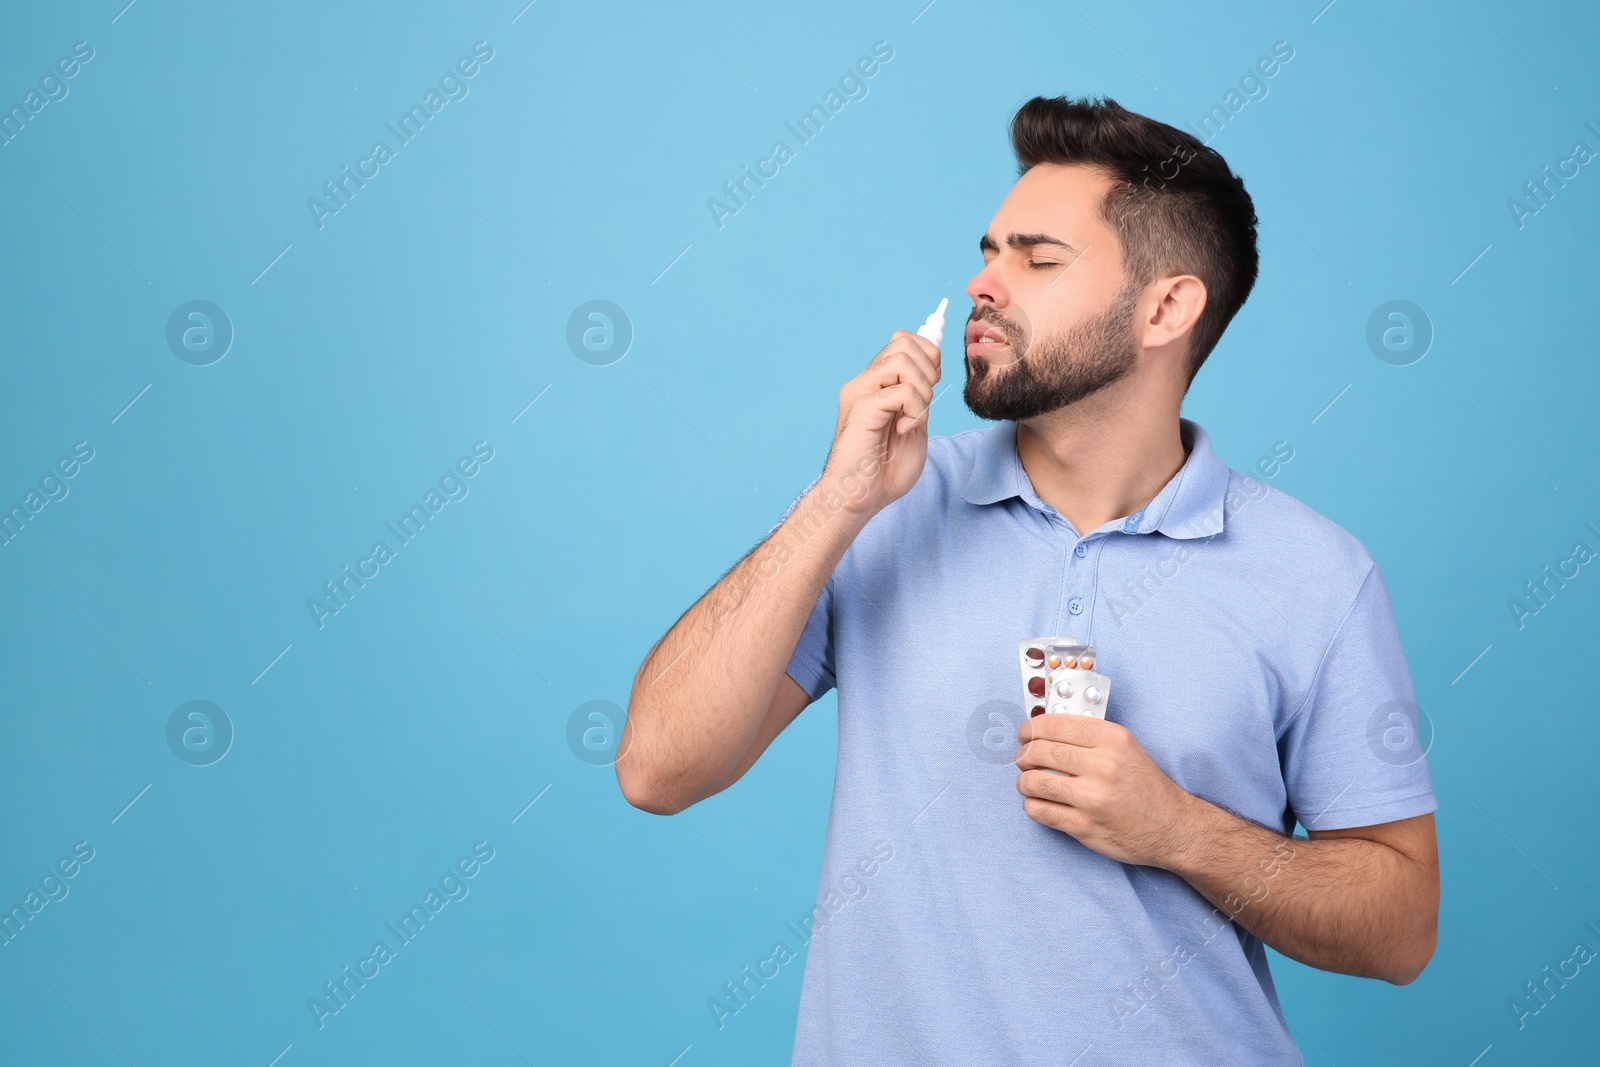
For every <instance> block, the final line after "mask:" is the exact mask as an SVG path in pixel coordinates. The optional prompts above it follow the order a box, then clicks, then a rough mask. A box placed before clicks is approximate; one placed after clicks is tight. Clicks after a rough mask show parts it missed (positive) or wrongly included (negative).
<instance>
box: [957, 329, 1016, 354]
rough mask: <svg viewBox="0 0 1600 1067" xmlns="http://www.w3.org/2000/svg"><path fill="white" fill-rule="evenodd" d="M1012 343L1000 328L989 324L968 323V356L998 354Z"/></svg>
mask: <svg viewBox="0 0 1600 1067" xmlns="http://www.w3.org/2000/svg"><path fill="white" fill-rule="evenodd" d="M1009 344H1010V342H1009V341H1008V340H1007V339H1006V335H1005V332H1004V331H1003V330H1001V329H1000V327H998V326H996V325H994V324H993V323H988V322H982V321H979V322H969V323H967V355H969V356H982V355H987V354H989V353H991V352H998V351H1000V350H1001V349H1003V348H1005V347H1007V346H1008V345H1009Z"/></svg>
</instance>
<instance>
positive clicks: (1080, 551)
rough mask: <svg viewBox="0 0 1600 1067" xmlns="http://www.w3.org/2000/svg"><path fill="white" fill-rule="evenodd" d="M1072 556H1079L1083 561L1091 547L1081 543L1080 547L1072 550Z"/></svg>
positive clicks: (1079, 543)
mask: <svg viewBox="0 0 1600 1067" xmlns="http://www.w3.org/2000/svg"><path fill="white" fill-rule="evenodd" d="M1072 554H1073V555H1074V556H1077V557H1078V558H1079V559H1082V558H1083V557H1084V556H1087V555H1088V554H1089V546H1088V545H1086V544H1084V543H1083V542H1082V541H1079V542H1078V547H1077V548H1074V549H1073V550H1072Z"/></svg>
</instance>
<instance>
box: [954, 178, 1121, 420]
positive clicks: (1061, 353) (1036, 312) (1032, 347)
mask: <svg viewBox="0 0 1600 1067" xmlns="http://www.w3.org/2000/svg"><path fill="white" fill-rule="evenodd" d="M1111 181H1112V179H1110V178H1109V177H1107V176H1106V175H1105V173H1104V172H1103V171H1099V170H1096V169H1094V168H1090V167H1083V166H1059V165H1054V164H1042V165H1040V166H1037V167H1033V168H1032V169H1030V170H1029V171H1028V172H1027V173H1026V174H1024V175H1023V176H1022V177H1021V178H1020V179H1018V181H1017V184H1016V185H1015V186H1014V187H1013V188H1012V190H1011V192H1010V194H1009V195H1008V196H1007V197H1006V199H1005V202H1004V203H1002V204H1001V205H1000V210H999V211H997V212H996V213H995V216H994V220H993V221H992V222H991V223H990V224H989V230H988V232H987V233H985V234H984V236H983V239H982V241H981V242H980V249H981V251H982V253H983V262H984V266H983V269H982V270H981V271H979V272H978V273H977V275H976V276H975V277H973V279H972V281H970V282H968V283H967V295H969V296H970V297H971V298H972V303H973V310H972V314H971V316H970V317H969V318H968V321H967V332H966V337H965V341H966V342H967V346H966V353H967V358H966V368H967V385H966V389H965V390H964V391H963V393H962V396H963V398H964V399H965V400H966V402H967V407H969V408H970V409H972V413H973V414H975V415H977V416H978V417H979V418H982V419H1016V420H1020V419H1028V418H1033V417H1034V416H1036V415H1042V414H1044V413H1045V412H1048V411H1054V410H1056V409H1058V408H1062V407H1065V406H1066V405H1068V404H1071V403H1074V402H1075V401H1078V400H1081V399H1082V398H1084V397H1086V396H1089V395H1090V394H1092V393H1095V392H1098V391H1099V390H1101V389H1104V388H1105V387H1106V386H1108V385H1111V384H1112V383H1113V382H1116V381H1118V380H1120V379H1122V378H1123V377H1125V376H1126V375H1128V374H1129V373H1130V372H1131V371H1132V370H1133V369H1134V367H1135V365H1136V362H1137V349H1136V346H1135V343H1134V334H1133V309H1134V305H1135V303H1136V301H1137V300H1138V297H1139V293H1138V291H1137V290H1136V289H1135V288H1133V287H1131V286H1125V285H1124V280H1125V279H1124V275H1123V270H1122V245H1121V242H1120V240H1119V239H1118V238H1117V234H1116V231H1115V230H1113V229H1112V228H1111V227H1110V226H1108V225H1107V224H1106V223H1105V222H1103V221H1101V220H1100V218H1099V217H1098V212H1099V210H1100V202H1101V199H1102V198H1103V197H1104V195H1105V193H1106V191H1107V190H1108V189H1109V188H1110V187H1111Z"/></svg>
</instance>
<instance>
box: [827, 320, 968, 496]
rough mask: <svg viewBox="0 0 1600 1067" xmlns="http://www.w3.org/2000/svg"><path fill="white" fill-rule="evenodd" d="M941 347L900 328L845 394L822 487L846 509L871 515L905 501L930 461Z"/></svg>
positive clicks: (841, 401)
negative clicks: (931, 418)
mask: <svg viewBox="0 0 1600 1067" xmlns="http://www.w3.org/2000/svg"><path fill="white" fill-rule="evenodd" d="M938 381H939V346H938V345H936V344H934V343H933V342H932V341H930V340H928V339H927V338H926V337H922V336H920V335H918V334H914V333H911V332H910V331H908V330H896V331H895V332H894V335H893V336H892V337H890V338H889V343H888V344H887V345H885V346H884V347H883V351H881V352H879V353H878V354H877V355H876V356H875V357H873V360H872V362H871V363H870V364H868V366H867V369H866V370H864V371H862V372H861V373H860V374H858V375H856V376H855V377H854V378H852V379H850V380H849V381H848V382H846V383H845V384H844V387H843V388H841V389H840V390H839V422H838V425H837V426H836V427H835V429H834V434H833V448H832V450H831V451H829V453H828V463H827V466H826V467H825V468H824V471H823V473H824V475H825V477H824V478H823V481H824V483H826V484H828V485H829V486H830V487H832V488H833V489H834V490H835V491H836V492H838V493H839V495H840V497H841V498H842V499H843V501H844V504H843V506H844V508H845V510H847V511H852V512H856V513H857V514H861V515H868V516H870V515H873V514H876V513H877V512H878V511H880V510H882V509H883V508H884V507H886V506H887V505H889V504H891V503H893V502H894V501H896V500H898V499H899V498H900V497H902V496H904V495H905V494H906V493H907V492H908V491H909V490H910V489H911V487H912V486H913V485H915V484H916V483H917V479H918V478H919V477H920V476H921V475H922V468H923V465H924V464H925V463H926V462H927V459H928V407H929V405H931V404H932V403H933V387H934V385H935V384H936V383H937V382H938Z"/></svg>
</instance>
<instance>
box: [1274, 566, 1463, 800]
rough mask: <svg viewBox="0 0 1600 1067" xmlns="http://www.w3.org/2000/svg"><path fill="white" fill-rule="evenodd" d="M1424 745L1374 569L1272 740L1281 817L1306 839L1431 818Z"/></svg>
mask: <svg viewBox="0 0 1600 1067" xmlns="http://www.w3.org/2000/svg"><path fill="white" fill-rule="evenodd" d="M1432 736H1433V735H1432V727H1431V725H1430V724H1429V722H1428V719H1427V716H1426V715H1425V714H1424V713H1423V712H1422V711H1421V710H1420V709H1419V708H1418V707H1417V704H1416V701H1415V694H1414V692H1413V690H1412V686H1411V672H1410V670H1409V668H1407V666H1406V659H1405V653H1404V651H1403V650H1402V649H1401V646H1400V634H1399V632H1398V630H1397V629H1396V627H1395V622H1394V607H1393V605H1392V604H1391V602H1390V600H1389V591H1388V588H1387V587H1386V586H1385V584H1384V581H1383V575H1382V573H1381V572H1380V571H1379V570H1378V566H1377V564H1376V563H1373V564H1372V566H1371V568H1370V569H1369V570H1368V572H1367V576H1366V578H1365V579H1364V580H1363V581H1362V584H1361V588H1360V590H1359V591H1358V592H1357V593H1356V598H1355V601H1354V602H1353V603H1352V604H1351V605H1350V609H1349V611H1348V612H1347V613H1346V614H1345V617H1344V619H1343V620H1342V621H1341V622H1340V624H1339V628H1338V630H1337V631H1336V632H1335V633H1334V635H1333V639H1332V640H1331V641H1330V642H1329V644H1328V647H1327V649H1326V651H1325V652H1324V653H1323V657H1322V662H1321V664H1320V665H1319V666H1318V668H1317V673H1316V676H1315V677H1314V678H1313V679H1312V684H1311V690H1310V692H1309V693H1308V694H1307V695H1306V697H1305V700H1304V703H1302V705H1301V706H1300V708H1299V709H1298V710H1297V711H1296V712H1295V713H1294V715H1293V716H1292V717H1291V718H1290V720H1289V721H1288V723H1287V725H1286V726H1285V727H1284V729H1283V731H1282V732H1281V733H1280V734H1279V736H1278V758H1279V760H1280V762H1281V764H1282V767H1283V781H1284V786H1285V787H1286V790H1287V793H1288V800H1289V809H1290V812H1291V813H1292V814H1293V815H1294V817H1295V818H1296V819H1297V820H1298V821H1299V823H1300V825H1302V826H1304V827H1305V828H1306V829H1307V830H1340V829H1346V828H1349V827H1352V826H1373V825H1376V824H1378V823H1385V822H1394V821H1395V820H1398V819H1409V818H1412V817H1413V816H1417V815H1426V814H1427V813H1429V812H1431V811H1435V810H1437V809H1438V807H1439V803H1438V800H1437V799H1436V798H1435V796H1434V793H1433V779H1432V777H1431V776H1430V774H1429V773H1428V761H1427V747H1428V745H1429V744H1430V743H1431V741H1432Z"/></svg>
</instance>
